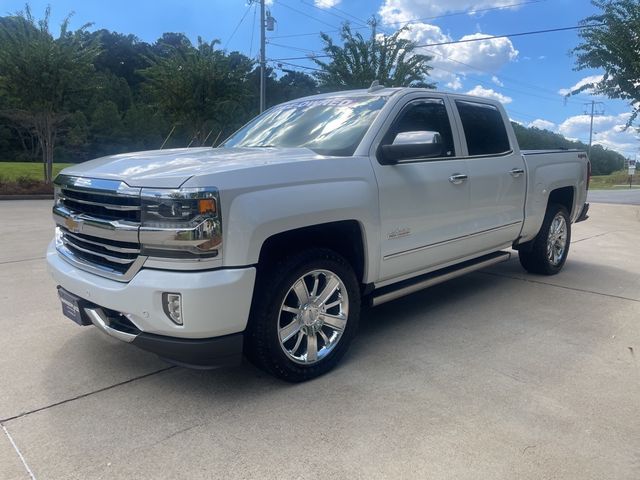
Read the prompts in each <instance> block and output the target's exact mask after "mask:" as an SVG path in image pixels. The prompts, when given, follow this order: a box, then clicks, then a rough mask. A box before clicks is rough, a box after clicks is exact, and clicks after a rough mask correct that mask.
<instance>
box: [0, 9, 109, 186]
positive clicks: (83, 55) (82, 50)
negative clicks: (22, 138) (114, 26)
mask: <svg viewBox="0 0 640 480" xmlns="http://www.w3.org/2000/svg"><path fill="white" fill-rule="evenodd" d="M50 13H51V11H50V9H49V8H48V7H47V9H46V10H45V15H44V18H43V19H41V20H38V21H36V19H35V18H34V17H33V15H32V14H31V11H30V9H29V7H28V6H27V7H26V8H25V10H24V12H19V13H18V14H16V15H15V16H13V17H5V18H4V19H3V21H2V22H0V98H2V99H3V108H2V111H1V113H2V115H3V116H4V117H6V118H8V119H9V120H11V121H12V122H13V123H16V124H18V125H21V126H23V127H25V128H27V129H29V130H30V131H32V132H33V134H34V135H35V136H36V137H37V139H38V143H39V144H40V149H41V151H42V160H43V165H44V178H45V181H46V182H47V183H49V182H51V180H52V170H53V165H52V164H53V150H54V147H55V144H56V140H57V137H58V133H59V130H60V128H61V126H62V125H63V123H64V122H65V120H66V119H67V117H68V116H69V114H70V112H73V111H75V109H76V108H75V107H77V106H78V104H79V102H80V101H81V99H82V96H83V94H84V93H86V92H87V91H88V90H90V89H91V88H92V85H93V82H92V80H93V74H94V67H93V61H94V59H95V57H96V56H97V55H98V53H99V51H100V50H99V46H98V43H97V42H96V41H94V40H88V39H87V38H86V35H85V33H86V29H87V28H88V27H89V26H90V25H89V24H87V25H83V26H82V27H80V29H78V30H76V31H75V32H72V31H70V30H69V21H70V18H71V17H70V15H69V16H67V17H66V18H65V20H64V21H63V22H62V25H61V26H60V34H59V36H58V38H54V37H53V35H52V34H51V33H50V31H49V17H50Z"/></svg>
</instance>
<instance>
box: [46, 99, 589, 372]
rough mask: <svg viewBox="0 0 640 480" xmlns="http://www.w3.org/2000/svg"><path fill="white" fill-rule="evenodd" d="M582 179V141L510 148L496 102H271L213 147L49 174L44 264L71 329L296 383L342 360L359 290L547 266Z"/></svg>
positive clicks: (583, 190)
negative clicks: (243, 364) (578, 146)
mask: <svg viewBox="0 0 640 480" xmlns="http://www.w3.org/2000/svg"><path fill="white" fill-rule="evenodd" d="M589 176H590V164H589V161H588V158H587V155H586V154H585V153H584V152H580V151H570V150H557V151H521V150H520V149H519V147H518V142H517V140H516V137H515V135H514V131H513V129H512V127H511V124H510V121H509V119H508V116H507V115H506V112H505V110H504V108H503V107H502V105H501V104H500V103H498V102H496V101H493V100H490V99H486V98H477V97H471V96H465V95H458V94H450V93H440V92H436V91H432V90H426V89H415V88H384V87H380V86H372V88H370V89H368V90H355V91H345V92H338V93H330V94H323V95H317V96H312V97H306V98H302V99H298V100H294V101H291V102H287V103H284V104H281V105H277V106H275V107H273V108H270V109H269V110H267V111H265V112H264V113H262V114H261V115H259V116H258V117H256V118H255V119H253V120H252V121H251V122H249V123H248V124H247V125H245V126H244V127H242V128H241V129H240V130H238V131H237V132H236V133H234V134H233V135H231V137H229V138H228V139H227V140H226V141H225V142H224V143H223V144H222V145H221V146H219V147H217V148H181V149H172V150H158V151H146V152H137V153H126V154H120V155H113V156H108V157H103V158H99V159H96V160H92V161H89V162H85V163H82V164H78V165H75V166H71V167H69V168H66V169H65V170H63V171H62V172H61V174H60V175H59V176H58V177H57V179H56V180H55V200H54V206H53V218H54V220H55V223H56V228H55V238H54V239H53V241H52V242H51V244H50V246H49V248H48V251H47V261H48V265H49V269H50V271H51V273H52V275H53V277H54V279H55V281H56V282H57V283H58V285H59V287H58V292H59V296H60V299H61V302H62V308H63V312H64V314H65V315H66V316H68V317H70V318H71V319H73V320H74V321H76V322H77V323H78V324H80V325H94V326H96V327H97V328H98V329H99V330H101V331H102V332H104V333H106V334H108V335H110V336H112V337H115V338H117V339H119V340H122V341H124V342H129V343H131V344H132V345H134V346H137V347H140V348H142V349H145V350H148V351H150V352H154V353H156V354H158V355H159V356H160V357H162V358H164V359H166V360H168V361H170V362H173V363H176V364H179V365H185V366H191V367H199V368H208V367H214V366H220V365H225V364H229V363H235V362H237V361H238V360H239V359H240V358H241V356H242V353H243V352H244V354H246V356H247V357H248V358H249V359H250V360H251V361H253V362H254V363H255V364H257V365H258V366H259V367H261V368H263V369H265V370H266V371H268V372H270V373H272V374H274V375H276V376H278V377H280V378H282V379H285V380H288V381H304V380H308V379H311V378H313V377H316V376H318V375H320V374H323V373H325V372H327V371H328V370H329V369H331V368H332V367H333V366H335V365H336V363H337V362H338V361H339V360H340V358H341V357H342V356H343V355H344V354H345V352H346V351H347V348H348V347H349V344H350V342H351V340H352V339H353V337H354V335H355V334H356V331H357V327H358V321H359V316H360V310H361V306H362V305H363V303H365V302H366V303H368V304H370V305H374V306H375V305H379V304H381V303H384V302H388V301H392V300H395V299H396V298H398V297H400V296H402V295H406V294H408V293H412V292H415V291H417V290H419V289H421V288H425V287H428V286H430V285H433V284H436V283H439V282H442V281H445V280H448V279H450V278H453V277H456V276H459V275H462V274H465V273H468V272H471V271H474V270H477V269H480V268H484V267H487V266H489V265H493V264H496V263H498V262H503V261H505V260H507V259H509V257H510V255H511V251H512V249H515V250H517V251H518V254H519V258H520V262H521V264H522V266H523V267H524V268H525V269H526V270H527V271H529V272H531V273H534V274H542V275H553V274H556V273H558V272H559V271H560V270H561V269H562V267H563V265H564V263H565V260H566V258H567V254H568V252H569V245H570V240H571V225H572V223H574V222H578V221H581V220H584V219H586V218H587V210H588V204H586V203H585V200H586V194H587V188H588V183H589ZM389 320H390V321H393V319H389Z"/></svg>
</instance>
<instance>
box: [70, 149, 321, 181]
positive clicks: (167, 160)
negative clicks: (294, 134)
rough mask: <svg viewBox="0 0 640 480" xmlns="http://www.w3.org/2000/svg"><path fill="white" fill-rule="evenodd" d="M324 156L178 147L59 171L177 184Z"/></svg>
mask: <svg viewBox="0 0 640 480" xmlns="http://www.w3.org/2000/svg"><path fill="white" fill-rule="evenodd" d="M324 158H327V157H326V156H323V155H318V154H316V153H314V152H313V151H311V150H309V149H307V148H209V147H206V148H177V149H170V150H150V151H146V152H134V153H122V154H119V155H110V156H108V157H102V158H98V159H96V160H90V161H88V162H84V163H80V164H78V165H74V166H71V167H68V168H65V169H64V170H63V171H62V172H61V173H62V174H64V175H72V176H78V177H88V178H101V179H108V180H120V181H124V182H125V183H126V184H127V185H129V186H131V187H155V188H178V187H180V186H181V185H182V184H183V183H185V182H186V181H187V180H188V179H189V178H191V177H192V176H194V175H208V174H214V173H219V172H226V171H230V170H240V169H246V168H252V167H258V166H264V165H269V164H278V163H291V162H301V161H311V160H317V159H324Z"/></svg>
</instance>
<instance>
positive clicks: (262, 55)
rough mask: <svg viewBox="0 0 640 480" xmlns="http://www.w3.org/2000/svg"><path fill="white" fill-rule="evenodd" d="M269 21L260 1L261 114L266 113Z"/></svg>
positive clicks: (262, 2) (262, 1)
mask: <svg viewBox="0 0 640 480" xmlns="http://www.w3.org/2000/svg"><path fill="white" fill-rule="evenodd" d="M266 23H267V20H266V18H265V8H264V0H260V113H262V112H264V106H265V94H266V86H267V85H266V78H265V75H266V59H265V43H266V40H265V32H264V29H265V27H266Z"/></svg>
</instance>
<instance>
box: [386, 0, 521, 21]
mask: <svg viewBox="0 0 640 480" xmlns="http://www.w3.org/2000/svg"><path fill="white" fill-rule="evenodd" d="M513 3H514V2H513V0H448V1H446V2H443V1H442V0H385V1H384V3H383V4H382V6H381V7H380V10H379V11H378V13H379V15H380V16H381V17H382V18H383V20H384V21H385V22H386V23H395V22H408V21H411V20H416V19H418V18H422V17H429V16H433V15H442V14H444V13H448V12H459V11H469V15H473V14H474V13H475V11H476V10H481V9H485V8H492V7H507V6H510V5H512V4H513Z"/></svg>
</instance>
